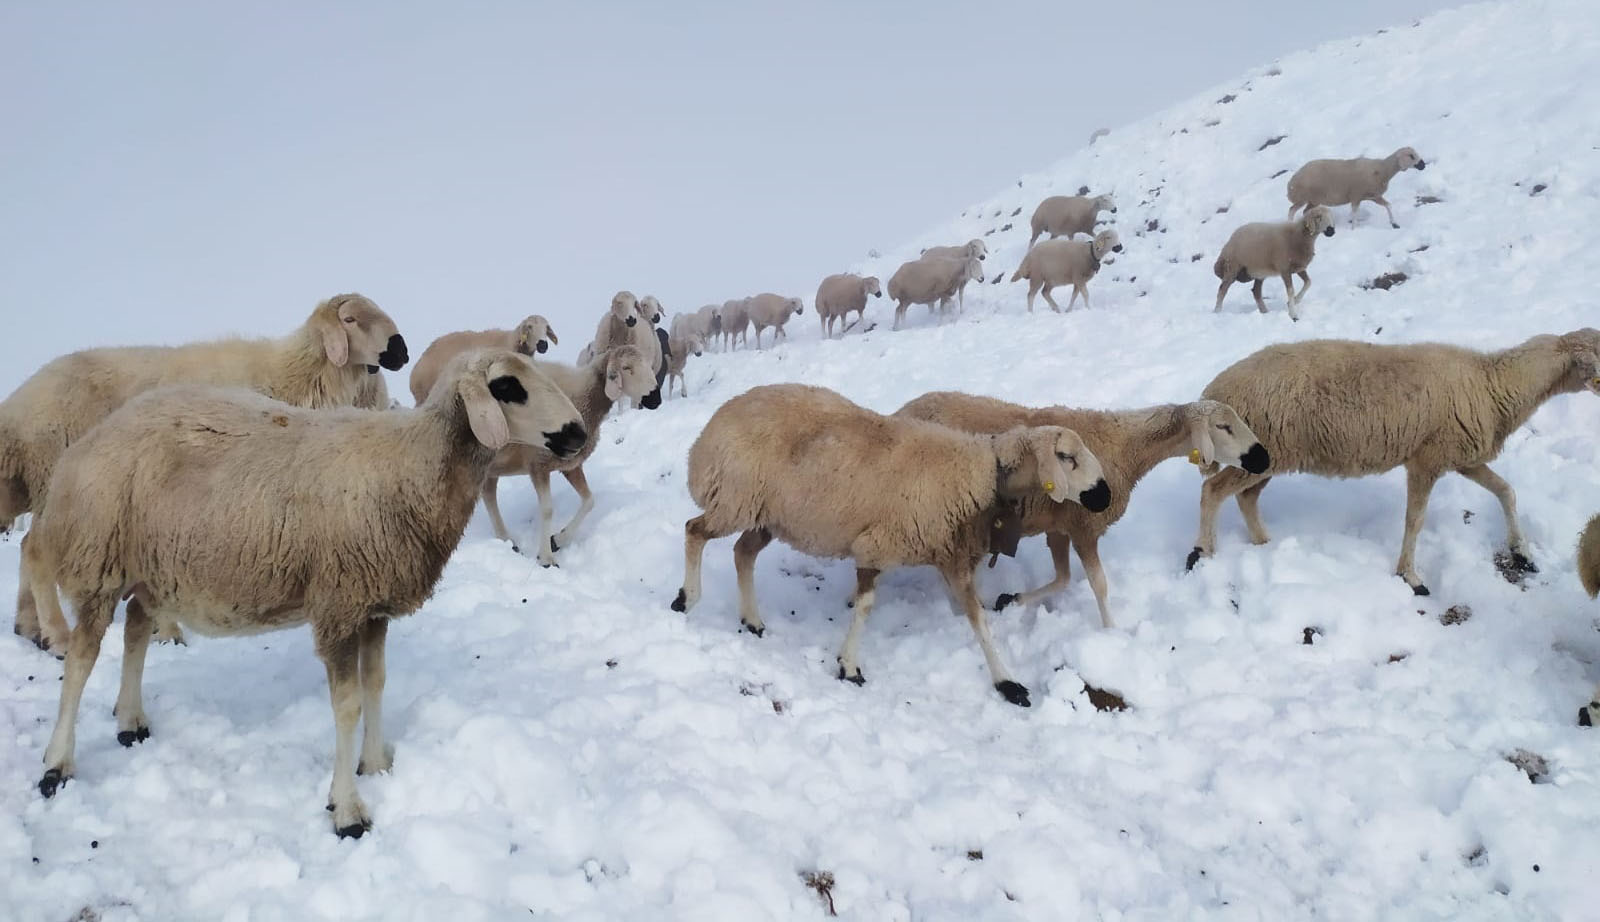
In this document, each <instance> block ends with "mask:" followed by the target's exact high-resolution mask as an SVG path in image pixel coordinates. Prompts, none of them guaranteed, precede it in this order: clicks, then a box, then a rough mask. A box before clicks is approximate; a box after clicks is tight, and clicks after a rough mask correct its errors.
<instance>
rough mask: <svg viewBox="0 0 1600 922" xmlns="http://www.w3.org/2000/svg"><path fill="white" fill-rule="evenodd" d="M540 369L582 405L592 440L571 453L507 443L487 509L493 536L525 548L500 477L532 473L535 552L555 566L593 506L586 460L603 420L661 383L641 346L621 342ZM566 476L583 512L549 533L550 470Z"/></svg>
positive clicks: (492, 467) (495, 465)
mask: <svg viewBox="0 0 1600 922" xmlns="http://www.w3.org/2000/svg"><path fill="white" fill-rule="evenodd" d="M539 370H540V371H542V372H544V374H545V375H546V376H548V377H549V379H550V380H551V381H553V382H555V385H556V387H558V388H560V389H561V392H562V393H563V394H565V395H566V397H567V398H568V399H569V400H570V401H572V404H573V406H575V407H577V408H578V413H579V415H580V416H581V417H582V419H583V428H584V431H586V432H588V433H589V441H588V443H587V444H586V445H585V446H584V447H583V448H582V449H581V450H579V451H577V452H575V453H570V454H566V455H561V454H557V453H553V452H551V451H549V450H547V449H545V448H542V447H539V446H537V445H508V446H506V447H505V448H504V449H502V450H501V451H500V452H499V453H498V454H496V455H495V456H494V460H493V461H492V462H490V464H489V469H488V473H487V474H486V475H485V476H484V480H483V508H484V510H485V511H487V512H488V513H489V524H490V525H491V526H492V527H493V528H494V535H495V537H496V538H499V539H500V540H502V541H508V542H511V547H512V549H513V550H516V551H518V552H519V553H520V552H521V550H522V549H521V548H519V547H518V546H517V545H516V542H514V541H512V539H511V533H510V532H509V531H508V530H507V529H506V522H505V519H503V518H501V516H500V497H499V492H498V489H499V485H500V478H501V477H507V476H511V475H514V474H527V475H528V479H529V480H532V481H533V490H534V493H535V494H536V495H537V496H538V497H539V541H538V543H537V544H536V545H535V547H536V548H537V551H536V553H535V555H534V556H535V557H536V558H537V559H538V561H539V563H540V565H541V566H546V567H551V566H555V562H556V559H555V552H556V551H558V550H560V549H561V548H562V547H563V546H565V545H567V544H570V543H571V541H572V536H573V535H575V534H577V531H578V526H580V525H582V524H583V520H584V519H585V518H587V517H588V515H589V512H590V510H592V509H594V495H593V494H592V493H590V492H589V480H588V478H587V477H585V476H584V473H583V462H585V461H587V460H589V456H590V455H591V454H593V453H594V450H595V448H596V446H598V445H599V444H600V441H599V436H600V423H601V422H602V421H603V420H604V419H605V418H606V414H607V413H609V412H611V407H612V404H614V403H615V402H616V401H619V400H621V399H622V398H624V397H627V398H629V399H631V400H634V401H638V400H640V399H642V398H643V397H644V395H646V394H648V393H650V392H651V390H652V388H655V389H657V392H658V393H659V385H658V384H657V383H656V381H655V376H654V375H653V374H652V373H651V371H650V365H649V360H648V359H646V358H645V356H644V354H643V353H642V352H640V351H639V349H638V347H636V346H617V347H615V348H612V349H610V350H609V351H607V352H605V353H604V354H602V355H600V356H598V357H596V358H594V359H592V360H591V361H590V362H589V363H588V364H587V365H583V366H572V365H563V364H561V363H558V362H541V363H539ZM558 471H559V472H560V473H561V475H562V476H563V477H565V478H567V483H569V484H571V485H572V489H573V490H575V491H577V493H578V499H579V505H578V511H577V512H576V513H575V514H574V515H573V516H572V521H570V522H568V523H567V524H566V525H565V526H564V527H562V529H561V531H560V532H558V533H556V535H555V536H554V537H551V535H550V519H551V517H552V515H553V513H554V507H553V506H552V504H551V502H550V475H551V474H552V473H555V472H558Z"/></svg>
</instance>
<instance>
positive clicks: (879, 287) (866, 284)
mask: <svg viewBox="0 0 1600 922" xmlns="http://www.w3.org/2000/svg"><path fill="white" fill-rule="evenodd" d="M861 290H862V291H863V292H865V293H867V294H869V295H872V296H873V297H874V298H881V297H883V284H882V283H881V282H879V281H878V277H877V276H876V275H869V276H867V277H866V278H864V279H862V280H861Z"/></svg>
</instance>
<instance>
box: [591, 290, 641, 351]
mask: <svg viewBox="0 0 1600 922" xmlns="http://www.w3.org/2000/svg"><path fill="white" fill-rule="evenodd" d="M642 313H643V311H641V310H640V308H639V299H638V298H635V297H634V295H633V292H631V291H619V292H617V293H616V294H615V295H612V296H611V307H609V308H607V310H606V312H605V315H604V316H603V317H601V318H600V325H599V326H598V327H596V328H595V331H594V339H592V340H590V341H589V345H587V346H585V347H584V348H583V350H582V351H580V352H579V353H578V361H579V362H580V363H581V362H588V361H589V359H590V358H591V357H593V356H595V355H598V354H600V353H602V352H605V351H606V350H608V349H610V348H611V347H612V346H621V345H627V344H629V343H631V342H632V336H631V334H632V331H633V328H634V327H636V326H638V324H639V317H640V315H641V314H642Z"/></svg>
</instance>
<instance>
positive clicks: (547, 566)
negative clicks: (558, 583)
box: [539, 560, 561, 570]
mask: <svg viewBox="0 0 1600 922" xmlns="http://www.w3.org/2000/svg"><path fill="white" fill-rule="evenodd" d="M539 566H541V567H544V568H545V569H546V570H549V569H551V568H554V569H557V570H559V569H561V564H559V563H556V562H555V561H554V560H552V561H550V562H549V563H545V562H544V561H542V560H541V561H539Z"/></svg>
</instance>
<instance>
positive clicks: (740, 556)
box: [672, 384, 1111, 707]
mask: <svg viewBox="0 0 1600 922" xmlns="http://www.w3.org/2000/svg"><path fill="white" fill-rule="evenodd" d="M841 469H847V470H849V471H851V472H852V473H851V476H849V477H845V478H841V477H839V476H838V474H839V471H840V470H841ZM824 487H825V489H824ZM1041 491H1042V492H1044V493H1046V494H1048V495H1049V497H1050V499H1051V501H1053V502H1057V503H1061V502H1065V501H1067V500H1069V499H1072V500H1074V501H1076V502H1079V503H1082V504H1083V506H1084V507H1085V508H1087V509H1090V510H1103V509H1105V508H1106V507H1107V506H1108V505H1110V502H1111V493H1110V489H1109V488H1108V487H1107V486H1106V482H1105V480H1104V479H1103V478H1102V476H1101V473H1100V463H1099V461H1097V460H1096V459H1095V457H1094V455H1093V453H1092V452H1090V451H1089V449H1088V448H1086V447H1085V446H1084V444H1083V441H1082V440H1081V439H1079V438H1078V436H1077V434H1076V433H1074V432H1072V431H1071V430H1070V429H1061V428H1056V427H1044V428H1034V429H1013V430H1011V431H1008V432H1005V433H1002V434H1000V435H995V436H974V435H968V434H965V433H960V432H956V431H955V430H953V429H947V428H945V427H943V426H939V425H935V424H932V423H925V422H922V421H920V420H912V419H896V418H894V417H889V416H881V415H879V414H877V413H874V412H872V411H871V410H867V409H865V408H863V407H860V406H857V405H856V404H854V403H851V402H850V401H849V400H846V399H845V398H844V397H842V396H840V395H839V394H836V393H834V392H833V391H830V390H825V389H823V388H819V387H811V386H808V385H803V384H773V385H766V386H763V387H756V388H753V389H751V390H749V391H746V392H745V393H744V394H741V395H739V396H738V397H735V398H733V399H732V400H729V401H728V402H727V403H725V404H723V405H722V407H721V408H719V409H718V410H717V412H716V413H714V414H712V416H711V420H710V421H709V422H707V423H706V427H705V429H704V430H703V431H702V432H701V433H700V436H699V438H697V439H695V442H694V445H693V446H692V447H691V448H690V449H689V494H690V496H692V497H693V498H694V501H695V502H696V503H697V504H698V505H699V506H700V508H701V509H703V510H704V513H703V514H701V515H699V516H696V517H695V518H692V519H690V520H689V521H688V522H687V523H686V524H685V525H684V580H683V588H682V589H680V590H679V591H678V596H677V598H676V599H675V600H674V601H673V603H672V608H673V610H674V611H680V612H687V611H689V610H690V609H691V608H693V607H694V605H695V603H696V602H698V601H699V599H700V558H701V555H702V552H703V551H704V549H705V544H706V542H707V541H709V540H712V539H715V538H721V537H724V536H726V535H731V534H733V533H734V532H736V531H737V532H741V534H740V536H739V540H738V541H737V542H736V543H735V544H734V547H733V560H734V568H735V570H736V571H737V572H738V582H739V610H740V615H739V617H740V620H741V622H743V624H744V626H745V628H746V629H747V630H749V631H751V632H752V633H754V634H757V635H760V634H762V633H763V632H764V631H765V630H766V626H765V624H763V622H762V620H761V616H760V614H759V613H758V612H757V611H756V604H755V581H754V567H755V559H756V555H757V554H759V553H760V552H761V550H762V549H763V548H765V547H766V546H767V544H769V543H770V542H771V541H772V539H773V538H775V537H776V538H777V539H779V540H781V541H783V542H784V543H785V544H788V545H789V546H790V547H793V548H795V549H796V550H798V551H801V552H803V553H807V554H813V555H816V556H818V557H834V558H851V559H853V560H854V561H855V564H856V591H855V597H854V602H853V607H854V609H855V616H854V618H853V620H852V622H851V624H850V630H849V633H848V634H846V636H845V640H844V646H843V648H842V649H841V650H840V652H839V678H841V679H844V680H847V681H851V682H855V683H856V684H862V683H863V682H864V681H865V680H864V679H863V677H862V675H861V667H860V665H859V663H858V662H857V657H856V651H857V646H858V645H859V643H860V639H861V631H862V628H863V627H864V626H865V625H866V621H867V615H868V614H870V613H871V611H872V603H873V587H874V586H875V584H876V583H877V579H878V574H879V573H880V572H881V571H883V570H885V569H888V568H890V567H899V566H914V565H919V564H929V565H932V566H935V567H937V568H938V569H939V572H940V574H941V575H942V576H943V577H944V581H945V585H946V587H947V588H948V589H949V592H950V597H951V605H952V607H953V608H955V609H956V610H957V611H958V612H960V613H964V614H965V615H966V616H967V619H968V621H969V622H970V623H971V625H972V629H973V632H974V633H975V634H976V635H977V637H978V644H979V646H981V647H982V648H983V653H984V658H985V659H986V660H987V661H988V664H989V672H990V676H991V677H992V678H993V680H994V687H995V689H996V690H997V691H999V692H1000V694H1001V695H1002V696H1004V697H1005V699H1006V700H1007V701H1009V702H1011V703H1012V704H1016V705H1020V706H1022V707H1027V706H1028V704H1029V701H1028V690H1027V688H1025V687H1024V686H1022V685H1021V684H1019V683H1018V682H1016V681H1015V680H1014V679H1012V677H1011V673H1010V672H1009V671H1008V670H1007V669H1006V667H1005V664H1004V663H1002V662H1001V660H1000V655H999V653H998V652H997V651H996V650H995V647H994V642H993V640H992V639H990V636H989V625H988V622H987V621H986V620H985V616H984V612H983V607H982V606H981V605H980V604H979V603H978V596H977V590H976V584H975V571H976V570H977V565H978V561H979V559H980V558H982V557H983V555H984V554H986V553H990V552H995V553H1001V552H1003V553H1007V554H1010V553H1013V552H1015V550H1016V546H1015V542H1014V540H1012V541H1011V542H1010V545H1009V547H1008V546H1006V541H1005V539H1006V536H1007V535H1006V533H1007V531H1008V527H1007V523H1008V522H1010V523H1013V524H1014V523H1015V512H1014V511H1013V509H1012V507H1011V502H1012V501H1013V500H1014V499H1015V498H1017V497H1020V496H1025V495H1029V494H1033V493H1038V492H1041Z"/></svg>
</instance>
